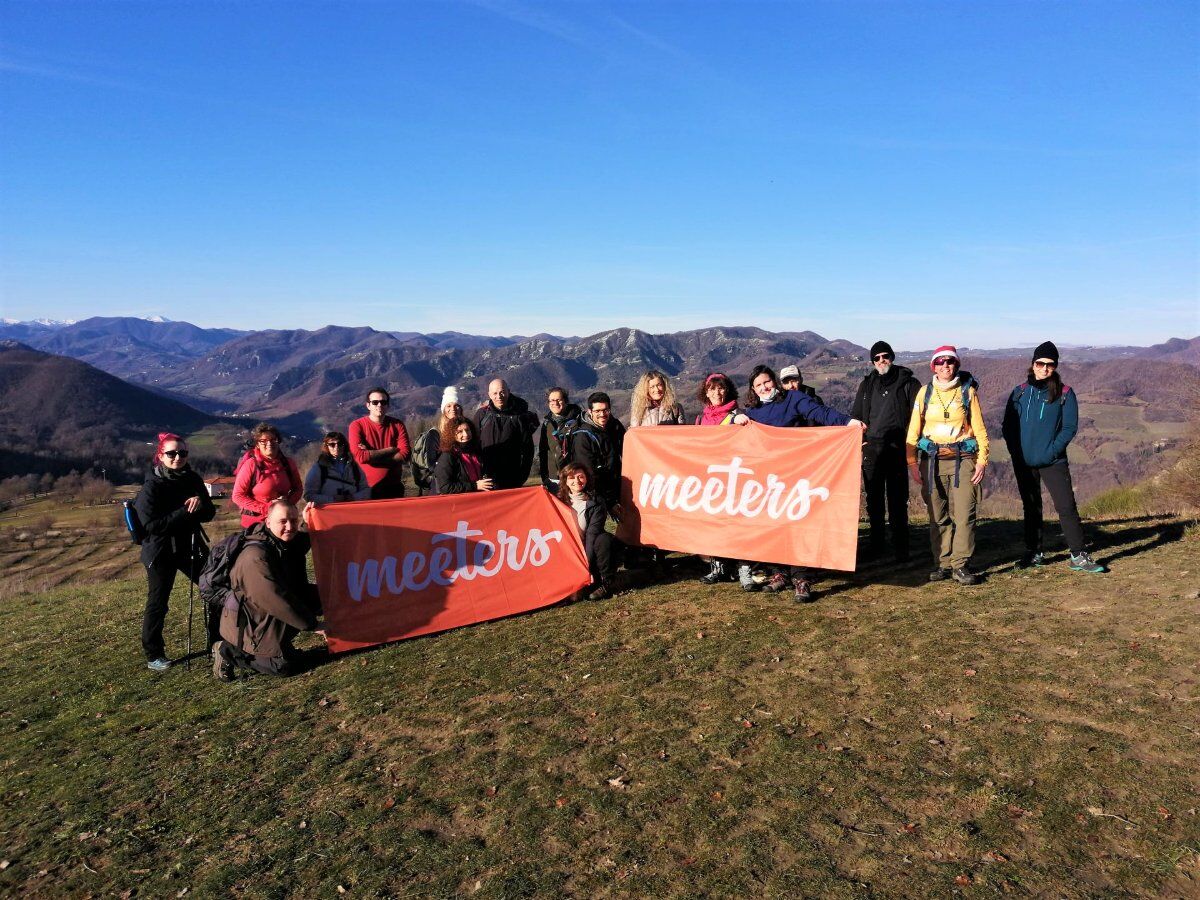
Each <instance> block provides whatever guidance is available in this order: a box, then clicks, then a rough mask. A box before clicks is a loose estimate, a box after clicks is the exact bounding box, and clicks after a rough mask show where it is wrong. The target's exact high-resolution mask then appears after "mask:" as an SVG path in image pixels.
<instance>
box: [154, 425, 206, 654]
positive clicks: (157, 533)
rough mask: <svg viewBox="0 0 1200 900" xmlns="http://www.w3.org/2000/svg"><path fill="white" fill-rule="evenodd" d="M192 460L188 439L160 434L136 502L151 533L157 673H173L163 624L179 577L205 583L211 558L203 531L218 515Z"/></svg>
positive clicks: (168, 433) (169, 434)
mask: <svg viewBox="0 0 1200 900" xmlns="http://www.w3.org/2000/svg"><path fill="white" fill-rule="evenodd" d="M187 460H188V448H187V444H186V443H185V442H184V440H183V438H181V437H180V436H179V435H177V434H171V433H170V432H163V433H162V434H160V435H159V436H158V446H157V447H156V448H155V451H154V468H153V469H152V470H151V471H150V474H149V475H147V476H146V483H145V484H144V485H143V486H142V489H141V491H139V492H138V495H137V499H136V500H135V501H134V509H136V510H137V514H138V518H139V519H141V521H142V527H143V528H144V529H145V530H146V537H145V539H144V540H143V541H142V557H141V559H142V564H143V565H144V566H145V567H146V580H147V583H148V588H149V590H148V593H147V596H146V611H145V613H144V614H143V616H142V650H143V651H144V652H145V654H146V667H147V668H148V669H150V671H151V672H165V671H166V670H167V669H169V668H170V667H171V661H170V660H169V659H167V654H166V644H164V643H163V622H164V621H165V620H166V617H167V601H168V600H169V599H170V597H171V588H172V587H173V586H174V585H175V573H176V572H182V573H183V574H184V575H186V576H187V577H188V578H189V579H191V580H192V581H196V579H198V578H199V577H200V570H201V569H203V568H204V561H205V560H206V559H207V558H208V545H207V544H206V543H205V540H204V531H203V529H202V528H201V527H200V526H201V524H202V523H204V522H210V521H212V518H213V516H215V515H216V514H217V511H216V508H215V507H214V506H213V502H212V500H211V499H209V496H208V489H207V488H206V487H205V486H204V482H203V481H202V480H201V478H200V476H199V475H197V474H196V472H195V471H193V469H192V467H191V466H189V465H188V461H187Z"/></svg>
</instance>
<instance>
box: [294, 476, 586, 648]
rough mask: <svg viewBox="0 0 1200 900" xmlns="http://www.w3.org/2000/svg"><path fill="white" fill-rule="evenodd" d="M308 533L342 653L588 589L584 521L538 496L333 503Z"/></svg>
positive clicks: (331, 636) (334, 641)
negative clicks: (582, 536) (581, 534)
mask: <svg viewBox="0 0 1200 900" xmlns="http://www.w3.org/2000/svg"><path fill="white" fill-rule="evenodd" d="M308 527H309V531H310V532H311V533H312V544H313V562H314V565H315V568H316V573H317V586H318V588H319V590H320V593H321V603H322V605H323V606H324V608H325V639H326V641H327V642H328V644H329V649H330V650H331V651H333V652H334V653H340V652H342V651H344V650H354V649H357V648H359V647H369V646H371V645H373V644H382V643H385V642H387V641H397V640H400V639H402V638H409V637H416V636H417V635H420V634H432V633H433V632H435V631H445V630H446V629H448V628H457V627H459V626H461V625H472V624H474V623H476V622H486V621H488V620H489V619H499V618H501V617H503V616H511V615H513V614H515V613H523V612H529V611H530V610H533V609H539V608H541V607H543V606H549V605H550V604H552V603H557V602H558V601H559V600H562V599H563V598H564V597H568V596H570V595H571V594H572V593H574V592H575V591H577V590H579V589H580V588H582V587H586V586H587V585H588V584H589V583H590V582H591V577H590V576H589V574H588V565H587V558H586V557H585V556H584V551H583V542H582V541H581V540H580V537H579V527H578V525H577V524H576V519H575V513H574V512H573V511H572V510H570V509H569V508H568V507H566V506H565V505H563V504H562V503H560V502H559V501H558V500H556V499H555V498H554V497H552V496H551V495H550V494H549V493H547V492H546V491H544V490H543V489H542V488H540V487H538V488H522V489H520V490H511V491H496V492H494V493H472V494H451V495H446V496H440V497H414V498H411V499H407V500H368V501H364V502H361V503H330V504H326V505H325V506H321V507H319V508H314V509H313V510H312V513H311V514H310V516H309V524H308Z"/></svg>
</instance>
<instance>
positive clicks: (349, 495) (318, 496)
mask: <svg viewBox="0 0 1200 900" xmlns="http://www.w3.org/2000/svg"><path fill="white" fill-rule="evenodd" d="M304 499H305V500H307V501H308V502H309V503H341V502H343V501H346V500H370V499H371V485H369V484H367V476H366V475H364V474H363V470H362V469H361V468H360V467H359V465H358V463H357V462H356V461H355V459H354V457H353V456H351V455H350V442H349V441H347V440H346V436H345V435H344V434H342V433H341V432H340V431H330V432H328V433H327V434H326V435H325V437H324V438H322V439H321V455H320V456H318V457H317V461H316V462H315V463H313V464H312V467H311V468H310V469H309V470H308V474H307V475H305V476H304Z"/></svg>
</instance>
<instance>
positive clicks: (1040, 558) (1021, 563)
mask: <svg viewBox="0 0 1200 900" xmlns="http://www.w3.org/2000/svg"><path fill="white" fill-rule="evenodd" d="M1045 564H1046V556H1045V554H1044V553H1042V551H1041V550H1026V551H1025V552H1024V553H1022V554H1021V558H1020V559H1019V560H1017V568H1018V569H1036V568H1038V567H1039V566H1044V565H1045Z"/></svg>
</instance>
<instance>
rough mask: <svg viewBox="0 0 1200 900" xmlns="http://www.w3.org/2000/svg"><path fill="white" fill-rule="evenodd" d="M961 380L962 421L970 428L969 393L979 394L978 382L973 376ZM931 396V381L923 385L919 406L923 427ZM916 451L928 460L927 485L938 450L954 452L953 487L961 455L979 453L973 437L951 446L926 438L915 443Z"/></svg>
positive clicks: (960, 465) (956, 479)
mask: <svg viewBox="0 0 1200 900" xmlns="http://www.w3.org/2000/svg"><path fill="white" fill-rule="evenodd" d="M960 378H961V384H960V385H959V388H960V390H961V391H962V407H963V419H964V421H965V422H966V424H967V426H968V427H971V391H972V389H974V392H975V394H976V395H978V394H979V382H978V381H976V380H975V378H974V376H968V377H965V378H962V377H961V376H960ZM932 396H933V381H932V380H930V382H929V384H927V385H925V399H924V401H923V402H922V404H921V423H922V425H924V423H925V420H926V418H927V416H926V413H928V412H929V398H930V397H932ZM917 449H918V450H920V451H921V452H922V453H924V454H926V456H928V458H929V483H930V484H932V483H933V478H934V475H935V473H936V472H937V460H938V451H939V450H947V449H948V450H953V451H954V486H955V487H958V474H959V469H960V468H961V467H962V459H963V454H971V453H977V452H978V451H979V441H977V440H976V439H975V438H973V437H969V438H967V439H966V440H964V441H955V442H954V443H952V444H938V443H936V442H934V441H932V440H930V439H929V438H927V437H922V438H921V439H920V440H919V441H917Z"/></svg>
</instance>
